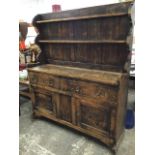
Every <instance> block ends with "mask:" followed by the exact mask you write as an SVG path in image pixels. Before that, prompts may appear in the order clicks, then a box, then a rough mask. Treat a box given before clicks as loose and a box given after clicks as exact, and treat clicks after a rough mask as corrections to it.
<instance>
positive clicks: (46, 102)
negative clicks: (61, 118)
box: [35, 92, 56, 115]
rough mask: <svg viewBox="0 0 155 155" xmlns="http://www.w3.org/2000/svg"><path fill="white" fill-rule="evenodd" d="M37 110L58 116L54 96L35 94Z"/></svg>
mask: <svg viewBox="0 0 155 155" xmlns="http://www.w3.org/2000/svg"><path fill="white" fill-rule="evenodd" d="M35 108H36V109H38V110H39V111H44V112H47V113H48V114H52V115H55V114H56V103H55V96H54V94H43V93H38V92H35Z"/></svg>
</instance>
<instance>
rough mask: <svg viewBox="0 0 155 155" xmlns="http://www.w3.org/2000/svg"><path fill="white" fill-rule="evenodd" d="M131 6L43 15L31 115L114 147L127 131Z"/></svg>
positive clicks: (39, 22) (33, 70) (39, 17)
mask: <svg viewBox="0 0 155 155" xmlns="http://www.w3.org/2000/svg"><path fill="white" fill-rule="evenodd" d="M131 6H132V2H126V3H117V4H111V5H103V6H96V7H89V8H83V9H77V10H69V11H62V12H57V13H46V14H39V15H36V16H35V17H34V20H33V25H34V26H35V27H36V28H37V29H38V32H39V35H38V36H37V38H36V43H37V44H38V45H39V46H40V48H41V51H42V52H41V54H40V55H39V62H40V63H41V65H40V66H37V67H33V68H30V69H28V73H29V80H30V85H31V88H32V92H31V93H32V96H33V114H34V116H36V117H45V118H48V119H50V120H53V121H55V122H58V123H59V124H63V125H66V126H68V127H71V128H73V129H75V130H78V131H80V132H82V133H85V134H87V135H90V136H92V137H95V138H96V139H98V140H100V141H101V142H103V143H104V144H106V145H107V146H109V147H110V148H113V149H114V148H115V146H117V143H118V141H119V139H120V137H121V135H122V134H123V131H124V118H125V112H126V102H127V92H128V75H129V66H130V57H131V45H132V22H131V14H130V8H131Z"/></svg>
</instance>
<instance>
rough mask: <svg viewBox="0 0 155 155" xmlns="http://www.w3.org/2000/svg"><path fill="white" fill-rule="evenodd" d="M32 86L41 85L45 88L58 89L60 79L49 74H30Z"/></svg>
mask: <svg viewBox="0 0 155 155" xmlns="http://www.w3.org/2000/svg"><path fill="white" fill-rule="evenodd" d="M29 79H30V83H31V84H35V85H40V86H43V87H53V88H57V85H58V79H57V78H56V77H54V76H52V75H49V74H43V73H34V72H29Z"/></svg>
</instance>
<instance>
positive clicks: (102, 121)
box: [77, 99, 115, 136]
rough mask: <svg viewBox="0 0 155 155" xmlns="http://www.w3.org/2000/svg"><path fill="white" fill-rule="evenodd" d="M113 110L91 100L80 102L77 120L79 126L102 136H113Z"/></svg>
mask: <svg viewBox="0 0 155 155" xmlns="http://www.w3.org/2000/svg"><path fill="white" fill-rule="evenodd" d="M111 110H112V108H111V107H110V105H109V106H108V104H107V105H106V106H102V105H99V104H96V103H94V102H91V101H90V100H83V99H81V100H79V103H78V111H77V113H78V114H77V119H78V125H79V126H81V127H82V128H85V129H87V130H91V131H94V132H98V133H101V134H108V135H111V136H112V135H113V133H114V130H115V129H114V128H113V125H114V124H112V123H115V122H112V119H113V118H112V117H114V118H115V116H112V113H111Z"/></svg>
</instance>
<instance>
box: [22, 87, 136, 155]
mask: <svg viewBox="0 0 155 155" xmlns="http://www.w3.org/2000/svg"><path fill="white" fill-rule="evenodd" d="M21 101H22V105H21V116H20V118H19V143H20V144H19V155H112V153H111V152H110V151H109V150H108V149H107V148H106V147H105V146H104V145H103V144H101V143H99V142H98V141H97V140H94V139H93V138H91V137H88V136H85V135H83V134H80V133H78V132H75V131H74V130H72V129H69V128H67V127H64V126H62V125H58V124H56V123H53V122H51V121H48V120H46V119H32V117H31V114H32V107H31V101H29V100H28V99H24V98H21ZM133 103H134V90H131V89H130V90H129V97H128V107H129V108H133ZM134 152H135V129H130V130H125V136H124V139H123V141H122V142H121V143H120V146H119V149H118V152H117V155H134V154H135V153H134Z"/></svg>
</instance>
